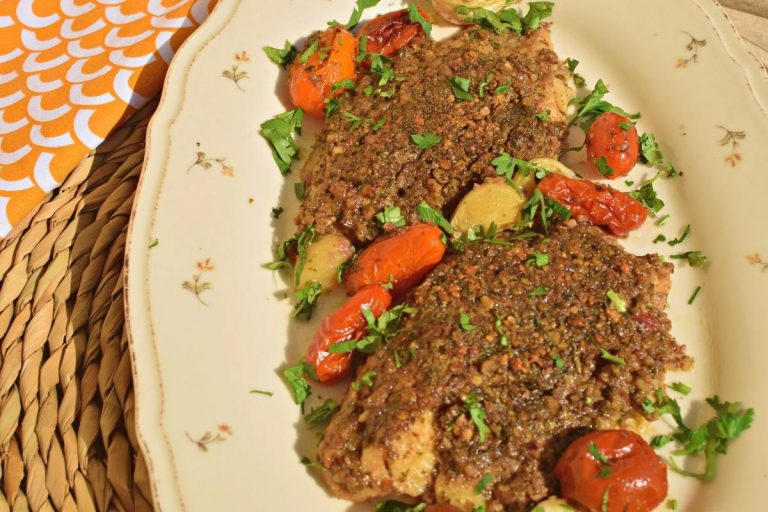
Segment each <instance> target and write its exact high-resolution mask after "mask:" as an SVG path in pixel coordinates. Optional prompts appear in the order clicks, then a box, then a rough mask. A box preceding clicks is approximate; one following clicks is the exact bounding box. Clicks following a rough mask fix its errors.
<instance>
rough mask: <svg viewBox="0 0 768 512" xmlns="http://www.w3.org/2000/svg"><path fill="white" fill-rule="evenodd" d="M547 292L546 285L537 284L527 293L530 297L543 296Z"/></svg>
mask: <svg viewBox="0 0 768 512" xmlns="http://www.w3.org/2000/svg"><path fill="white" fill-rule="evenodd" d="M548 293H549V288H547V287H546V286H537V287H536V288H534V289H533V290H531V291H530V292H528V295H529V296H531V297H543V296H545V295H546V294H548Z"/></svg>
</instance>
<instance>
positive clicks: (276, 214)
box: [271, 206, 285, 219]
mask: <svg viewBox="0 0 768 512" xmlns="http://www.w3.org/2000/svg"><path fill="white" fill-rule="evenodd" d="M284 211H285V210H283V207H282V206H278V207H276V208H272V214H271V215H272V218H273V219H277V218H278V217H280V214H281V213H283V212H284Z"/></svg>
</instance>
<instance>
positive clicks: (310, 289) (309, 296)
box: [293, 281, 323, 321]
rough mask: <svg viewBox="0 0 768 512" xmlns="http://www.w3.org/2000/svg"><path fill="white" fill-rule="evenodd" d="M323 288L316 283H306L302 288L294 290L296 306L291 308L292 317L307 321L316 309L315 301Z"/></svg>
mask: <svg viewBox="0 0 768 512" xmlns="http://www.w3.org/2000/svg"><path fill="white" fill-rule="evenodd" d="M322 289H323V286H322V285H321V284H320V283H318V282H317V281H307V282H306V283H305V284H304V286H303V287H302V288H299V289H298V290H296V305H295V306H293V317H294V318H297V319H298V320H304V321H307V320H309V319H310V318H312V313H313V312H314V311H315V308H316V307H317V299H318V297H320V292H321V291H322Z"/></svg>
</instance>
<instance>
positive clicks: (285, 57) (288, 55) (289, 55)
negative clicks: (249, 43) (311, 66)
mask: <svg viewBox="0 0 768 512" xmlns="http://www.w3.org/2000/svg"><path fill="white" fill-rule="evenodd" d="M262 50H264V53H266V54H267V57H269V60H271V61H272V62H274V63H275V64H277V65H278V66H283V67H286V66H288V65H289V64H292V63H293V60H294V59H295V58H296V53H297V51H298V50H296V47H295V46H293V45H292V44H291V43H290V42H288V41H286V42H285V47H284V48H283V49H282V50H281V49H279V48H273V47H271V46H265V47H264V48H262Z"/></svg>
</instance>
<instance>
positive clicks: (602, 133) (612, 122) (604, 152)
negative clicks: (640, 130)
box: [587, 112, 640, 180]
mask: <svg viewBox="0 0 768 512" xmlns="http://www.w3.org/2000/svg"><path fill="white" fill-rule="evenodd" d="M622 123H628V124H629V125H631V127H630V128H629V129H627V130H625V129H624V128H622V127H621V124H622ZM625 126H626V125H625ZM639 154H640V142H639V140H638V138H637V128H635V126H634V124H633V123H632V122H631V121H630V120H629V118H627V117H624V116H620V115H619V114H616V113H615V112H606V113H604V114H600V116H598V118H597V119H595V122H594V123H592V126H590V127H589V130H588V131H587V162H588V163H589V166H590V167H591V168H592V170H593V171H595V172H597V173H599V174H601V175H602V176H604V177H605V178H608V179H611V180H613V179H616V178H619V177H621V176H626V175H627V173H629V171H631V170H632V168H633V167H634V166H635V164H636V163H637V157H638V155H639ZM600 158H605V163H606V164H607V165H608V167H609V168H610V170H611V171H613V172H606V171H605V169H603V170H602V172H601V169H599V167H598V165H597V161H598V160H599V159H600Z"/></svg>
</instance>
